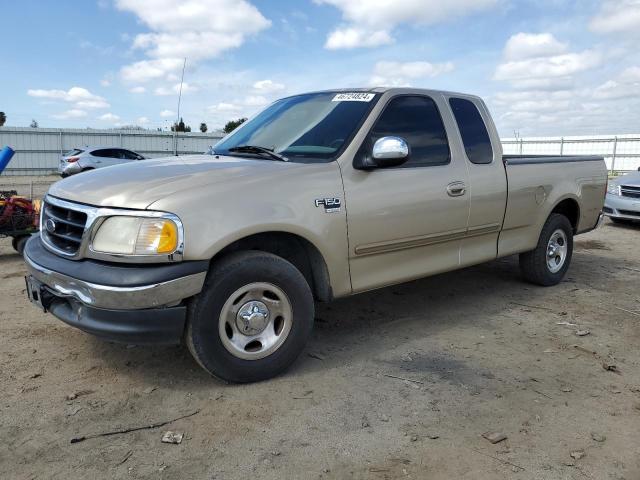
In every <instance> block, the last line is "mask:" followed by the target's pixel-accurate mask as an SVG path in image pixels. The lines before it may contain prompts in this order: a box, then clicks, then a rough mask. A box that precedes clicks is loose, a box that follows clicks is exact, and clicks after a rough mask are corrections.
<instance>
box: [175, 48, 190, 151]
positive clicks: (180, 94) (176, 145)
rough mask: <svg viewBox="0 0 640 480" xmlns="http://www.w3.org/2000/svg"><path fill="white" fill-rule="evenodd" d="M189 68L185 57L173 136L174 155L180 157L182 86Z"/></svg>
mask: <svg viewBox="0 0 640 480" xmlns="http://www.w3.org/2000/svg"><path fill="white" fill-rule="evenodd" d="M186 66H187V59H186V57H185V59H184V63H183V64H182V77H181V78H180V91H179V92H178V119H177V120H176V127H175V128H174V134H173V154H174V155H175V156H176V157H177V156H178V124H179V123H180V102H181V101H182V84H183V83H184V69H185V67H186Z"/></svg>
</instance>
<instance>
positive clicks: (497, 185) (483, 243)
mask: <svg viewBox="0 0 640 480" xmlns="http://www.w3.org/2000/svg"><path fill="white" fill-rule="evenodd" d="M448 102H449V106H450V107H451V112H452V113H453V117H454V120H455V122H456V125H457V127H458V131H459V132H460V135H456V136H455V138H456V141H458V142H460V140H461V141H462V145H461V146H459V147H460V148H461V150H462V152H463V154H462V155H463V157H464V160H465V163H466V166H467V169H468V172H469V189H468V191H469V224H468V229H467V234H466V236H465V239H464V240H463V241H462V247H461V252H460V265H461V266H467V265H473V264H476V263H481V262H485V261H487V260H491V259H493V258H496V257H497V250H498V236H499V234H500V230H501V228H502V222H503V220H504V212H505V207H506V202H507V178H506V173H505V170H504V166H503V164H502V150H501V148H500V144H499V140H498V136H497V133H496V131H495V127H494V126H493V123H492V121H491V117H490V116H489V112H488V111H487V109H486V107H485V105H484V103H482V101H480V100H478V99H476V98H463V97H456V96H451V97H449V98H448ZM490 132H491V133H490ZM492 137H493V138H494V139H496V140H495V141H494V143H493V144H492V141H491V138H492ZM496 150H497V151H496Z"/></svg>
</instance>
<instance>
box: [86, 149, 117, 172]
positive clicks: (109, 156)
mask: <svg viewBox="0 0 640 480" xmlns="http://www.w3.org/2000/svg"><path fill="white" fill-rule="evenodd" d="M91 156H93V157H94V161H95V163H96V168H102V167H110V166H112V165H118V164H120V163H122V162H123V160H122V156H121V154H120V151H119V150H118V149H117V148H101V149H98V150H94V151H93V152H91Z"/></svg>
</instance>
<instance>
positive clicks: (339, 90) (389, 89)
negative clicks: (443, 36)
mask: <svg viewBox="0 0 640 480" xmlns="http://www.w3.org/2000/svg"><path fill="white" fill-rule="evenodd" d="M330 92H336V93H342V92H364V93H387V92H391V93H423V94H427V95H429V94H431V95H433V94H436V93H440V94H445V95H456V96H461V97H472V98H477V99H480V97H479V96H478V95H473V94H469V93H462V92H453V91H449V90H436V89H430V88H413V87H355V88H329V89H326V90H314V91H311V92H301V93H300V94H297V95H303V94H305V93H330ZM291 96H295V95H291Z"/></svg>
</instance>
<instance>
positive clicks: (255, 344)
mask: <svg viewBox="0 0 640 480" xmlns="http://www.w3.org/2000/svg"><path fill="white" fill-rule="evenodd" d="M313 317H314V305H313V296H312V294H311V289H310V288H309V285H308V284H307V281H306V280H305V278H304V276H303V275H302V274H301V273H300V271H299V270H298V269H297V268H296V267H294V266H293V265H292V264H291V263H289V262H288V261H286V260H284V259H283V258H281V257H278V256H276V255H272V254H270V253H265V252H258V251H248V252H237V253H233V254H231V255H229V256H228V257H226V258H223V259H222V260H221V261H219V262H217V263H216V264H214V266H213V267H212V269H211V271H210V272H209V275H208V276H207V281H206V282H205V286H204V288H203V290H202V292H201V293H200V294H199V295H198V296H197V297H195V298H194V299H193V301H192V303H191V304H190V306H189V316H188V325H187V330H186V344H187V346H188V348H189V350H190V351H191V354H192V355H193V357H194V358H195V359H196V361H197V362H198V363H199V364H200V365H201V366H202V367H203V368H204V369H205V370H206V371H207V372H209V373H210V374H211V375H213V376H215V377H218V378H220V379H222V380H226V381H229V382H238V383H242V382H255V381H260V380H265V379H267V378H271V377H274V376H276V375H278V374H279V373H281V372H283V371H284V370H285V369H286V368H287V367H288V366H289V365H291V364H292V363H293V362H294V360H295V359H296V358H297V357H298V355H300V353H301V352H302V350H303V349H304V346H305V344H306V342H307V340H308V338H309V335H310V334H311V329H312V327H313Z"/></svg>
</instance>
